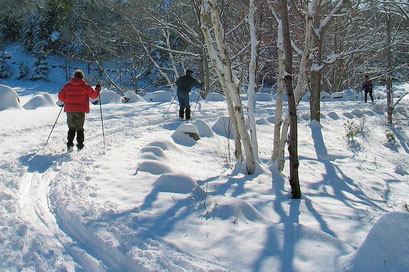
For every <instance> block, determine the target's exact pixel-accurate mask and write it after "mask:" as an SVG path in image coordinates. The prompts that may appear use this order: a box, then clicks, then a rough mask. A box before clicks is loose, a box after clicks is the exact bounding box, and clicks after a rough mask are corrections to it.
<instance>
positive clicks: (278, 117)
mask: <svg viewBox="0 0 409 272" xmlns="http://www.w3.org/2000/svg"><path fill="white" fill-rule="evenodd" d="M277 48H278V82H277V99H276V112H275V116H274V143H273V155H272V156H271V163H272V164H273V165H274V164H276V163H278V154H280V153H282V152H284V151H280V147H281V148H282V149H283V150H284V148H283V147H282V146H280V142H281V141H280V139H281V137H280V132H281V126H282V124H283V90H284V70H285V59H284V48H283V29H282V24H281V20H278V41H277Z"/></svg>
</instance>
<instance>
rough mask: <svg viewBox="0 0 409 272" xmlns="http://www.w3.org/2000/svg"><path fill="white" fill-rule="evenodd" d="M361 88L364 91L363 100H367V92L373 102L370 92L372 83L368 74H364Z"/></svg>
mask: <svg viewBox="0 0 409 272" xmlns="http://www.w3.org/2000/svg"><path fill="white" fill-rule="evenodd" d="M362 89H363V90H364V92H365V102H367V97H368V93H369V95H370V96H371V100H372V102H373V94H372V89H373V85H372V81H371V80H370V79H369V76H368V75H366V76H365V81H364V83H363V84H362Z"/></svg>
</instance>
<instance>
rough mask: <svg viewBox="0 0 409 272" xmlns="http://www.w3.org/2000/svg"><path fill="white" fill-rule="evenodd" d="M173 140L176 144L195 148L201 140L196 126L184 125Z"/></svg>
mask: <svg viewBox="0 0 409 272" xmlns="http://www.w3.org/2000/svg"><path fill="white" fill-rule="evenodd" d="M172 139H173V140H174V141H175V143H178V144H181V145H185V146H193V145H194V144H195V143H196V141H198V140H199V139H200V134H199V131H198V130H197V128H196V127H195V126H194V125H191V124H182V125H180V126H179V127H178V128H177V129H176V131H175V132H174V133H173V134H172Z"/></svg>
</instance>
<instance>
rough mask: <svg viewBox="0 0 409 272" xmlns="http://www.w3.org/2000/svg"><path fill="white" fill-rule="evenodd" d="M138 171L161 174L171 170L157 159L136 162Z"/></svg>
mask: <svg viewBox="0 0 409 272" xmlns="http://www.w3.org/2000/svg"><path fill="white" fill-rule="evenodd" d="M138 171H143V172H148V173H151V174H153V175H162V174H165V173H172V172H173V171H172V169H170V167H169V166H168V165H167V164H165V163H162V162H158V161H143V162H141V163H139V164H138V167H137V171H136V172H138Z"/></svg>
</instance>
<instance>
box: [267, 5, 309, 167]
mask: <svg viewBox="0 0 409 272" xmlns="http://www.w3.org/2000/svg"><path fill="white" fill-rule="evenodd" d="M316 1H317V0H314V1H312V2H311V3H309V4H308V9H307V13H306V15H305V20H306V29H305V39H304V51H303V55H302V57H301V63H300V68H299V73H298V81H297V84H296V87H295V91H294V93H295V103H296V105H298V104H299V103H300V101H301V99H302V97H303V96H304V95H305V93H306V91H307V83H308V81H307V79H308V77H307V71H308V67H309V66H310V61H309V55H310V52H311V44H312V34H313V33H312V31H313V24H312V23H313V22H312V20H313V15H314V13H315V10H316ZM281 37H282V35H281ZM283 69H284V68H283ZM280 78H281V77H280ZM280 78H279V79H280ZM276 118H277V117H276ZM280 121H281V120H280ZM276 122H277V120H276ZM289 126H290V116H289V114H288V113H287V114H286V116H285V118H284V122H283V123H282V128H281V136H280V138H279V143H278V145H277V149H276V150H277V153H274V151H273V157H272V159H273V162H274V160H276V161H277V170H278V171H279V172H281V171H282V170H283V169H284V162H285V160H284V153H285V144H286V141H287V136H288V130H289ZM274 132H275V134H274V144H276V133H277V134H278V133H279V131H274ZM274 155H275V156H276V157H274Z"/></svg>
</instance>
